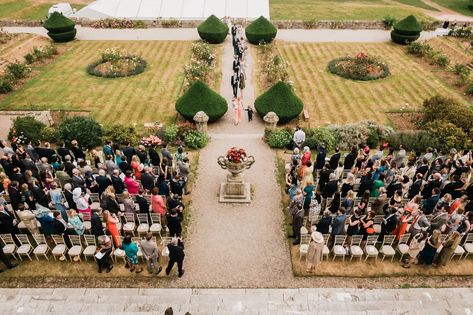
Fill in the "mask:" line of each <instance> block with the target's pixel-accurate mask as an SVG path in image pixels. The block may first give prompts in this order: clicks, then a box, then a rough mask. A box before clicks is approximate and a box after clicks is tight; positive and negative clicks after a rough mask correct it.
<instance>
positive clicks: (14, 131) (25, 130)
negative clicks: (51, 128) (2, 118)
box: [8, 116, 46, 142]
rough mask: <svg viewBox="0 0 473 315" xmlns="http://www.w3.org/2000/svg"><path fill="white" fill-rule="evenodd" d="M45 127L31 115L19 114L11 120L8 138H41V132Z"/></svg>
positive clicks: (28, 139)
mask: <svg viewBox="0 0 473 315" xmlns="http://www.w3.org/2000/svg"><path fill="white" fill-rule="evenodd" d="M45 127H46V125H45V124H43V123H42V122H40V121H39V120H36V119H34V117H32V116H19V117H17V118H15V120H13V125H12V127H11V128H10V131H9V132H8V140H10V141H11V140H12V139H13V138H14V137H17V138H18V137H20V136H23V137H25V140H26V142H28V141H33V142H35V141H38V140H41V133H42V131H43V129H44V128H45Z"/></svg>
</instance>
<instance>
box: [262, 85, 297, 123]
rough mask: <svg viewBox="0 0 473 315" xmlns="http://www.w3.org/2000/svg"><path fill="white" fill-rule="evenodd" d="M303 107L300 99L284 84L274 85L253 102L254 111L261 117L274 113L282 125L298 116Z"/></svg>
mask: <svg viewBox="0 0 473 315" xmlns="http://www.w3.org/2000/svg"><path fill="white" fill-rule="evenodd" d="M303 107H304V105H303V103H302V101H301V99H300V98H299V97H297V95H296V94H294V92H293V91H292V89H291V87H290V86H289V85H288V84H287V83H285V82H278V83H276V84H275V85H273V86H272V87H271V88H270V89H269V90H267V91H266V92H265V93H263V94H261V95H260V96H258V98H257V99H256V100H255V108H256V111H257V112H258V114H259V115H260V116H261V117H263V116H265V115H266V114H267V113H269V112H275V113H276V115H278V117H279V122H280V123H282V124H284V123H287V122H289V121H291V120H292V119H294V118H296V117H297V116H299V114H300V113H301V112H302V108H303Z"/></svg>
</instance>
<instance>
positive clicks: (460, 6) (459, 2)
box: [432, 0, 473, 16]
mask: <svg viewBox="0 0 473 315" xmlns="http://www.w3.org/2000/svg"><path fill="white" fill-rule="evenodd" d="M432 1H433V2H435V3H437V4H439V5H441V6H443V7H446V8H449V9H450V10H453V11H456V12H458V13H461V14H463V15H468V16H473V11H471V10H470V9H468V0H432Z"/></svg>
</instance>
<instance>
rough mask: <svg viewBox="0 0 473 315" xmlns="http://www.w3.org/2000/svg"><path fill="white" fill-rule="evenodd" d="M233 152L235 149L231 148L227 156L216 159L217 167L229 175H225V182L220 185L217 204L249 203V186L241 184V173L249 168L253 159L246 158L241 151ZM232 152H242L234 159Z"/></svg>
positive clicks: (250, 157)
mask: <svg viewBox="0 0 473 315" xmlns="http://www.w3.org/2000/svg"><path fill="white" fill-rule="evenodd" d="M232 150H233V151H232ZM235 150H237V149H236V148H232V149H230V150H229V151H228V153H227V156H219V157H218V158H217V163H218V165H220V167H221V168H222V169H224V170H227V171H228V172H229V173H230V174H227V180H226V182H223V183H221V184H220V197H219V202H230V203H232V202H236V203H249V202H251V185H250V184H249V183H245V182H243V177H242V173H243V171H244V170H247V169H249V168H251V166H252V165H253V163H255V158H254V157H253V156H247V155H246V153H244V151H242V150H241V149H240V150H237V151H235ZM232 152H243V154H237V156H236V158H235V156H234V155H232Z"/></svg>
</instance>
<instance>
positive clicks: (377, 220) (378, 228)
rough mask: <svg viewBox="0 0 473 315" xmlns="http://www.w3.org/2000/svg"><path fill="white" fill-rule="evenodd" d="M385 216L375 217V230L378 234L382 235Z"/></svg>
mask: <svg viewBox="0 0 473 315" xmlns="http://www.w3.org/2000/svg"><path fill="white" fill-rule="evenodd" d="M383 218H384V216H383V215H375V216H374V218H373V230H374V232H375V233H376V234H379V233H381V222H383Z"/></svg>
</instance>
